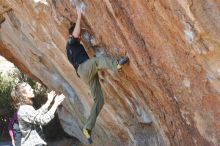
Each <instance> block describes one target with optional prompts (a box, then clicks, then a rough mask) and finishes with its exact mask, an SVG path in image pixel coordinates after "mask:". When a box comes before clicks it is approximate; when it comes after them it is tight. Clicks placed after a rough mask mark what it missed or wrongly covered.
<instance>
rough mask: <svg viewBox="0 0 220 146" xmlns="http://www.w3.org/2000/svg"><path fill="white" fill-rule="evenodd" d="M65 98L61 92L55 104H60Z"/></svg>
mask: <svg viewBox="0 0 220 146" xmlns="http://www.w3.org/2000/svg"><path fill="white" fill-rule="evenodd" d="M64 99H65V96H64V95H63V94H60V95H58V96H56V98H55V101H54V104H56V105H60V104H61V103H62V102H63V100H64Z"/></svg>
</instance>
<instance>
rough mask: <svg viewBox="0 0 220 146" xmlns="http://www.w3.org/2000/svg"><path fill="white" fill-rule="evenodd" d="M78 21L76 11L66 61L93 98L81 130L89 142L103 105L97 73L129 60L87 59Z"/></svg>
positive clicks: (67, 45) (79, 16)
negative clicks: (88, 114) (86, 86)
mask: <svg viewBox="0 0 220 146" xmlns="http://www.w3.org/2000/svg"><path fill="white" fill-rule="evenodd" d="M80 21H81V11H80V10H77V20H76V23H74V24H73V25H72V26H71V27H70V28H69V38H68V40H67V44H66V52H67V57H68V60H69V61H70V63H71V64H72V65H73V67H74V68H75V70H76V73H77V75H78V76H79V77H80V79H82V80H83V81H84V82H85V83H86V84H87V85H88V86H89V88H90V90H91V93H92V96H93V100H94V104H93V106H92V109H91V112H90V116H89V117H88V119H87V121H86V123H85V126H84V127H83V130H82V132H83V134H84V135H85V137H86V138H87V139H88V140H91V132H92V129H93V127H94V126H95V122H96V118H97V116H98V114H99V112H100V111H101V109H102V107H103V105H104V98H103V93H102V90H101V85H100V83H99V76H98V71H99V70H101V69H110V70H113V71H117V70H120V69H121V68H122V66H123V65H124V64H126V63H127V62H128V60H129V58H128V57H127V56H124V57H121V58H120V59H119V60H116V59H110V58H108V57H94V58H89V56H88V55H87V53H86V51H85V48H84V47H83V45H82V44H81V43H80Z"/></svg>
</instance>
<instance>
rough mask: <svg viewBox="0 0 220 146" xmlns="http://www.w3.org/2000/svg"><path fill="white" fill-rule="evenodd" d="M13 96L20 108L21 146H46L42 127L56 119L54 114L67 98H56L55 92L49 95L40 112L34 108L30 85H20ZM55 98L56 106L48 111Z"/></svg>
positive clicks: (61, 96) (59, 96)
mask: <svg viewBox="0 0 220 146" xmlns="http://www.w3.org/2000/svg"><path fill="white" fill-rule="evenodd" d="M11 96H12V99H13V102H14V104H15V106H16V107H17V108H18V122H19V127H20V130H21V133H22V138H21V146H42V145H46V142H45V140H44V136H43V132H42V128H41V126H42V125H45V124H47V123H49V122H50V121H51V120H52V119H53V118H54V113H55V111H56V109H57V107H58V106H59V105H60V104H61V103H62V101H63V100H64V98H65V96H64V95H63V94H61V95H58V96H56V95H55V92H54V91H52V92H50V93H48V100H47V102H46V103H45V104H44V105H43V106H42V107H41V108H40V109H38V110H35V109H34V107H33V106H32V100H31V99H32V98H34V92H33V89H32V88H31V86H30V85H29V84H27V83H25V82H23V83H18V84H17V85H16V86H15V87H14V88H13V90H12V92H11ZM54 98H55V100H54V104H53V105H52V106H51V108H50V109H49V110H48V107H49V106H50V104H51V102H52V101H53V99H54Z"/></svg>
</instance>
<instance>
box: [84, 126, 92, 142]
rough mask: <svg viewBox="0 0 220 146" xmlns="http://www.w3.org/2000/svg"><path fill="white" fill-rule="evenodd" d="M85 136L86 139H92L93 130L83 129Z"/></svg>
mask: <svg viewBox="0 0 220 146" xmlns="http://www.w3.org/2000/svg"><path fill="white" fill-rule="evenodd" d="M83 134H84V135H85V137H86V138H87V139H90V138H91V130H89V129H86V128H83Z"/></svg>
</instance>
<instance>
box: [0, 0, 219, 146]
mask: <svg viewBox="0 0 220 146" xmlns="http://www.w3.org/2000/svg"><path fill="white" fill-rule="evenodd" d="M0 2H1V8H0V12H1V17H0V22H1V30H0V31H1V36H0V37H1V42H0V54H1V55H3V56H5V57H6V58H7V59H8V60H10V61H11V62H13V63H14V64H15V65H16V66H18V67H19V68H20V69H21V70H22V71H23V72H26V73H27V74H29V75H30V76H32V77H33V78H35V79H38V80H40V81H41V82H43V83H44V84H45V85H47V86H48V87H49V88H51V89H54V90H57V91H62V92H63V93H64V94H65V95H66V96H67V97H68V98H67V99H66V100H65V102H64V103H63V107H62V108H60V109H59V117H60V120H61V122H62V125H63V128H64V130H65V131H66V132H67V133H69V134H70V135H72V136H74V137H76V138H78V139H79V140H80V141H81V142H82V143H87V141H86V140H85V139H84V137H83V136H82V133H81V131H80V128H82V126H83V123H84V122H85V120H86V118H87V117H88V115H89V111H90V108H91V105H92V103H93V101H92V97H91V93H90V91H89V89H88V87H87V86H86V85H85V84H84V83H83V82H82V81H81V80H80V79H79V78H78V77H77V75H76V74H75V70H74V68H73V67H72V66H71V64H70V63H69V62H68V60H67V57H66V55H65V54H66V53H65V43H66V38H67V28H68V27H69V25H70V23H71V21H74V20H76V10H75V8H76V7H77V8H81V9H82V10H83V12H84V13H83V18H82V27H83V28H85V29H84V30H83V32H82V37H83V38H82V41H83V43H84V45H85V46H86V48H87V52H88V53H89V55H90V56H91V57H92V56H93V55H94V53H96V55H97V56H100V55H107V56H110V57H118V56H122V55H124V54H127V55H128V56H129V58H130V63H129V64H128V65H126V66H125V67H124V68H123V70H122V72H116V73H115V72H111V71H104V72H102V73H101V76H102V77H101V78H102V79H101V84H102V87H103V91H104V94H105V105H104V107H103V110H102V112H101V114H100V116H99V117H98V120H97V124H96V127H95V129H94V133H93V141H94V143H93V145H94V146H103V145H107V146H123V145H128V146H145V145H149V146H169V145H171V146H186V145H187V146H218V145H220V98H219V95H220V81H219V80H220V59H219V57H220V2H219V1H217V0H187V1H186V0H83V1H80V0H5V1H4V0H1V1H0ZM150 120H152V123H151V124H149V121H150Z"/></svg>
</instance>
